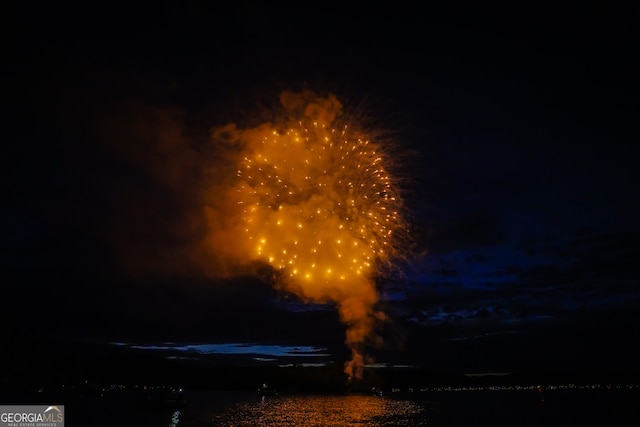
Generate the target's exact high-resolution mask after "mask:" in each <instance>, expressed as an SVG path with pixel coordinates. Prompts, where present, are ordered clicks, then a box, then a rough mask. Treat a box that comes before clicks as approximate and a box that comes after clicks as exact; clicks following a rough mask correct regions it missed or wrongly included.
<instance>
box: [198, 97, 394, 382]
mask: <svg viewBox="0 0 640 427" xmlns="http://www.w3.org/2000/svg"><path fill="white" fill-rule="evenodd" d="M280 102H281V108H279V109H277V110H276V111H274V119H273V121H272V122H269V123H265V124H262V125H260V126H257V127H254V128H248V129H239V128H238V127H237V126H235V125H228V126H225V127H221V128H218V129H215V130H214V131H213V133H212V135H213V140H214V142H215V144H214V145H226V146H233V147H236V150H237V153H238V154H239V155H238V156H237V158H238V160H239V162H238V164H237V171H236V174H235V175H236V176H235V182H234V184H233V185H232V186H231V187H230V191H229V192H228V193H227V198H228V202H229V204H228V205H227V208H228V209H225V210H224V212H225V214H227V216H226V217H227V218H232V220H233V221H234V223H233V224H229V225H232V228H231V229H228V228H226V227H222V228H220V227H215V226H213V225H212V226H211V227H210V229H211V230H218V231H216V232H214V233H213V234H212V235H211V236H210V241H211V242H216V241H220V238H221V237H222V236H220V235H218V234H217V233H219V232H224V233H230V235H231V236H233V237H234V240H233V241H236V242H238V243H239V245H238V247H235V248H234V255H236V256H237V257H238V260H240V259H242V258H244V259H245V260H257V261H261V262H264V263H267V264H268V265H269V266H271V268H272V269H273V271H274V272H275V273H276V276H277V280H276V286H277V287H279V288H281V289H284V290H287V291H291V292H294V293H295V294H297V295H298V296H299V297H301V298H302V299H304V300H307V301H313V302H321V303H325V302H333V303H335V304H336V305H337V307H338V311H339V314H340V318H341V320H342V322H343V323H344V324H345V325H346V328H347V330H346V339H345V343H346V345H347V346H348V348H349V349H350V351H351V353H352V359H351V360H350V361H349V362H347V363H346V365H345V372H346V373H347V375H348V376H349V378H361V377H362V369H363V367H364V365H365V363H366V355H365V347H366V346H367V345H369V344H372V343H373V342H374V341H375V339H376V338H375V337H374V335H375V329H376V325H377V323H378V322H381V321H384V318H385V316H384V314H383V313H381V312H379V311H377V310H376V304H377V303H378V293H377V289H376V286H375V281H374V279H375V276H376V274H380V273H382V272H383V271H385V270H386V269H388V268H389V267H392V266H393V261H394V260H395V259H396V258H397V257H399V256H402V253H403V251H404V248H403V246H402V244H403V243H404V242H405V241H406V239H407V233H406V224H405V218H404V217H403V214H402V211H403V202H402V198H401V195H400V191H399V186H398V184H397V182H396V181H395V178H394V177H392V176H391V174H390V172H389V170H390V169H392V168H393V167H394V166H396V165H395V164H394V163H393V157H392V156H391V155H390V152H389V150H388V148H389V147H387V146H385V145H384V143H385V141H384V139H381V140H377V139H376V136H377V135H376V134H375V133H373V132H371V131H368V130H367V129H363V128H362V127H358V125H359V124H358V123H356V122H355V120H354V119H355V118H356V117H355V116H354V117H349V116H348V115H343V113H342V104H341V103H340V102H339V101H338V99H337V98H336V97H335V96H333V95H329V96H327V97H318V96H316V95H315V94H314V93H312V92H308V91H307V92H302V93H292V92H284V93H282V94H281V96H280ZM387 142H388V141H387ZM212 212H213V211H212ZM230 213H231V215H229V214H230ZM211 215H213V213H212V214H211ZM215 219H216V218H215V217H214V216H211V217H210V218H209V221H210V224H212V222H213V221H214V220H215Z"/></svg>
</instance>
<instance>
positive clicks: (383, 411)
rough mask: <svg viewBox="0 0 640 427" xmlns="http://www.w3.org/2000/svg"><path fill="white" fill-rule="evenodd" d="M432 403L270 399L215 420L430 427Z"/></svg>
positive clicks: (264, 426) (284, 425)
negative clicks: (429, 416)
mask: <svg viewBox="0 0 640 427" xmlns="http://www.w3.org/2000/svg"><path fill="white" fill-rule="evenodd" d="M428 406H429V402H423V401H415V402H414V401H407V400H395V399H387V398H381V397H377V396H359V395H356V396H300V397H298V396H269V397H268V398H265V399H262V400H259V401H258V402H242V403H239V404H238V405H236V406H234V407H232V408H229V409H228V410H227V411H225V412H223V413H219V414H216V415H214V416H213V417H212V420H211V421H212V422H213V424H214V425H219V426H229V427H231V426H243V427H244V426H256V427H258V426H259V427H272V426H279V427H288V426H296V427H299V426H309V427H313V426H323V427H330V426H335V427H352V426H357V427H363V426H366V427H382V426H409V425H410V426H424V425H427V424H428V409H429V408H428Z"/></svg>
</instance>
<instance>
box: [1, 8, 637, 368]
mask: <svg viewBox="0 0 640 427" xmlns="http://www.w3.org/2000/svg"><path fill="white" fill-rule="evenodd" d="M160 3H163V5H161V6H156V7H155V9H153V10H137V11H135V10H132V9H131V10H129V9H127V10H124V9H115V7H114V8H111V9H108V8H105V9H102V10H99V9H95V10H93V9H92V10H90V9H86V10H81V11H79V12H80V15H81V16H82V18H79V19H72V18H71V12H72V11H76V12H78V11H77V10H72V9H68V10H65V9H62V8H61V6H59V5H57V4H56V5H55V6H49V7H50V9H48V10H44V9H39V10H35V9H33V10H28V7H20V9H18V6H15V7H13V6H6V7H5V8H6V9H7V11H6V13H5V14H4V16H5V20H7V21H8V22H7V25H6V26H5V28H7V29H8V31H7V32H6V34H7V37H6V38H5V40H6V42H7V43H6V46H5V50H6V51H5V54H4V55H3V57H4V58H3V59H4V61H3V62H4V65H3V67H2V68H3V70H2V73H3V76H4V77H3V83H4V87H3V89H4V91H3V92H5V94H6V96H4V97H5V99H6V100H8V101H9V103H10V104H9V115H8V116H7V115H5V123H4V126H5V128H6V131H5V141H4V144H3V151H4V152H5V153H7V154H8V155H7V154H4V155H3V156H2V158H3V163H6V164H5V165H4V166H3V168H2V170H3V179H2V191H3V195H4V197H3V200H4V202H3V204H2V208H1V215H2V216H1V217H0V218H2V225H3V231H2V236H3V238H2V246H1V250H2V257H1V259H0V268H1V270H0V271H1V274H2V279H1V282H2V283H1V284H0V286H1V287H2V288H1V290H2V295H3V297H2V310H1V312H2V322H3V324H4V325H5V330H11V331H12V332H11V333H10V335H9V336H10V337H11V338H10V339H9V340H6V339H5V341H4V343H3V346H7V347H8V348H13V349H14V350H15V348H16V346H18V345H22V344H21V343H24V342H25V341H27V340H28V338H26V337H36V338H42V339H43V340H44V341H47V342H48V341H51V340H55V341H57V342H63V343H64V345H67V344H68V345H71V344H72V343H78V342H79V343H85V342H90V343H98V344H100V343H103V344H107V343H109V342H120V343H132V344H137V345H146V344H156V345H157V344H158V343H163V342H175V343H216V344H225V343H257V344H271V345H296V346H318V347H320V348H328V349H329V350H328V352H329V353H331V354H332V355H333V356H332V357H335V359H336V360H340V359H341V358H344V357H345V354H343V353H341V352H344V348H343V347H342V342H343V340H344V330H343V327H342V325H341V324H340V323H339V321H338V318H337V314H336V313H335V310H333V308H332V307H322V306H305V305H303V304H301V303H299V302H298V301H296V299H295V298H294V297H292V296H290V295H284V294H278V293H277V292H276V291H274V290H273V289H270V288H269V287H268V286H265V285H264V284H262V283H261V282H260V281H258V280H254V279H250V278H238V279H234V280H227V281H219V280H211V279H207V278H206V277H205V275H204V274H200V273H199V272H197V271H193V270H192V269H189V268H183V269H180V268H177V269H168V268H167V269H165V268H162V267H160V268H158V269H157V271H153V270H154V268H153V267H154V266H156V265H157V264H154V263H157V262H158V260H164V265H167V264H172V265H173V263H175V264H178V265H180V264H181V263H180V257H181V256H184V255H185V254H184V252H181V251H180V250H179V249H176V248H180V247H182V246H183V245H184V243H185V242H184V241H181V240H180V239H181V238H183V237H184V235H183V234H181V232H180V231H179V230H178V229H177V228H178V227H179V224H178V223H180V221H181V220H184V219H185V217H184V215H185V212H186V211H187V210H188V206H187V204H188V203H189V202H190V201H191V200H192V198H191V196H192V192H193V191H195V190H194V189H192V188H184V191H183V189H182V187H178V189H176V187H175V185H174V184H175V182H170V181H169V180H168V179H167V180H165V179H164V177H166V176H168V175H170V174H171V173H172V172H174V171H173V170H172V169H171V167H172V166H175V165H179V163H180V161H181V158H180V156H179V155H180V154H181V153H180V152H176V151H172V150H171V147H169V148H168V149H167V150H166V151H162V150H163V147H164V146H163V145H162V144H163V141H164V139H163V138H165V137H166V135H167V134H170V133H171V132H177V133H181V132H182V133H183V135H187V137H188V138H190V140H192V141H201V140H203V139H204V138H206V135H207V134H208V131H209V128H210V127H211V126H215V125H220V124H223V123H225V122H226V121H234V120H247V117H246V116H251V114H252V112H253V111H255V109H256V108H258V107H260V106H262V105H264V103H268V102H273V99H274V97H276V96H277V94H278V93H279V92H280V91H281V90H283V89H290V90H299V89H302V88H307V89H311V90H314V91H318V92H319V93H328V92H332V93H335V94H337V95H338V97H339V98H340V99H344V100H345V103H346V104H348V105H351V104H353V105H356V106H358V105H361V103H363V104H364V105H366V108H367V109H368V110H367V111H368V112H369V113H370V114H372V115H374V116H378V117H379V118H380V119H381V122H382V123H384V124H385V125H386V126H388V127H390V128H393V129H397V135H398V140H399V142H400V146H401V147H403V148H405V149H406V151H407V153H410V155H408V156H406V166H405V170H406V171H407V175H409V177H410V180H409V184H408V187H409V190H410V193H409V194H410V197H409V198H408V205H409V207H410V209H411V212H412V214H413V229H414V233H415V236H416V237H417V238H418V242H419V247H418V248H417V250H416V253H415V254H414V256H413V257H412V259H410V262H409V263H408V265H406V266H404V270H405V272H406V279H405V280H403V281H394V282H391V283H387V282H385V283H380V292H381V295H382V302H381V307H382V308H383V310H384V311H385V312H387V313H388V314H389V316H390V318H391V320H392V322H390V325H389V326H388V327H387V328H386V329H385V330H384V331H383V335H384V336H385V338H386V339H387V343H388V347H387V348H385V349H379V350H372V354H374V355H375V356H376V359H377V361H378V362H380V363H387V364H394V363H408V364H414V365H420V366H425V367H429V368H433V369H436V370H437V369H443V370H444V369H452V370H456V371H462V372H466V371H483V370H518V369H523V368H524V367H527V368H529V367H531V366H533V367H540V368H544V369H547V368H556V369H560V370H562V369H570V368H576V367H605V368H606V367H616V368H620V369H634V370H637V366H636V360H637V358H638V357H639V356H640V354H638V350H637V349H634V348H635V344H636V342H635V341H636V339H637V332H638V327H639V326H640V325H639V323H638V308H639V304H640V292H639V288H638V286H639V285H640V283H638V273H637V268H636V265H637V262H636V260H637V259H638V257H637V256H638V243H639V237H640V234H639V230H638V226H637V215H638V209H637V207H636V198H637V190H636V185H635V184H634V183H635V182H636V180H637V178H638V172H637V170H638V169H637V151H638V150H637V149H636V144H637V143H638V131H637V128H638V114H637V113H638V95H639V93H638V85H637V76H638V75H640V74H639V72H640V67H639V59H638V52H637V47H636V46H635V45H634V43H633V41H632V40H634V39H636V38H637V36H638V34H636V33H637V29H636V23H637V18H638V17H639V16H638V13H637V10H626V9H622V8H620V9H615V8H614V7H606V8H603V9H583V8H580V9H575V10H562V9H554V10H553V11H551V10H527V11H522V12H516V11H508V10H502V11H501V13H499V14H498V13H495V11H492V10H488V9H478V10H465V11H457V12H455V13H451V11H442V10H423V11H420V10H410V9H402V10H400V9H401V8H400V7H399V6H398V7H397V9H395V8H394V6H388V5H387V6H385V7H384V8H383V7H380V8H379V9H375V8H370V9H363V10H361V11H359V12H357V13H356V12H349V11H348V10H343V6H335V7H328V6H318V7H317V9H318V10H310V9H309V10H307V8H306V7H303V6H298V7H297V8H296V7H294V8H287V9H278V8H275V7H268V6H264V5H260V4H258V3H257V2H256V3H251V2H237V5H236V6H235V7H232V8H230V9H229V10H223V9H222V8H219V7H207V6H203V5H198V4H194V5H193V6H184V5H176V4H175V3H177V2H160ZM74 7H75V6H74ZM87 7H88V6H87ZM248 120H251V118H249V119H248ZM169 142H170V141H169ZM164 148H166V147H164ZM159 158H161V160H160V161H159V160H158V159H159ZM122 242H127V245H126V247H124V246H123V244H122ZM221 244H224V243H223V242H221ZM123 259H124V260H126V261H128V264H129V265H127V267H131V264H133V265H134V268H133V269H134V270H136V271H134V272H133V273H132V272H131V268H129V269H122V263H121V261H122V260H123ZM149 259H153V260H154V261H149ZM145 262H146V263H147V264H144V263H145ZM142 264H144V265H143V266H142V267H141V268H140V270H142V271H143V272H142V273H141V272H140V271H138V270H137V267H140V265H142ZM164 265H163V266H164ZM149 266H151V267H149ZM150 271H151V274H150ZM61 337H63V338H61ZM16 352H18V350H16ZM178 353H179V352H177V350H176V351H173V352H171V354H174V355H175V354H178ZM268 353H269V352H267V351H265V354H267V355H266V356H264V355H263V357H272V356H268ZM16 354H17V353H16ZM230 357H237V358H238V361H240V360H242V361H244V359H242V357H241V356H230ZM293 359H295V358H293ZM296 360H297V359H296ZM309 360H311V361H313V360H324V358H323V357H322V356H314V357H310V358H309Z"/></svg>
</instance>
